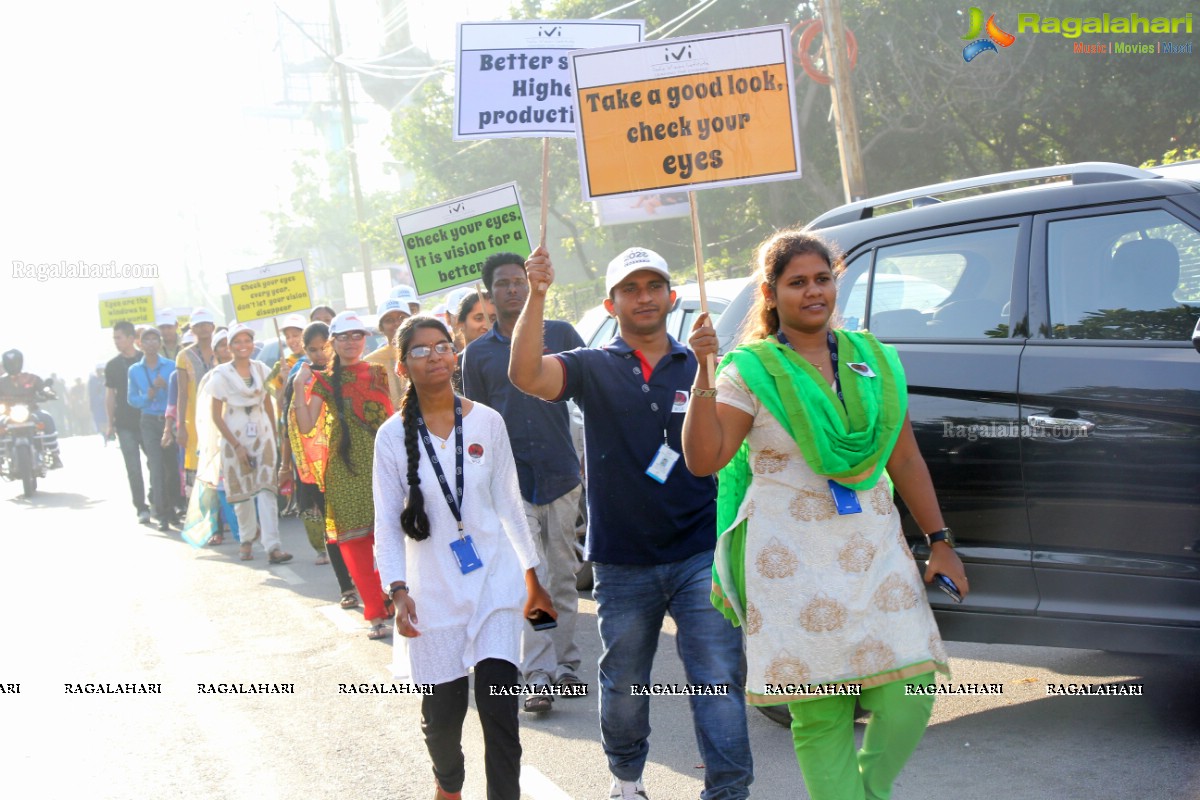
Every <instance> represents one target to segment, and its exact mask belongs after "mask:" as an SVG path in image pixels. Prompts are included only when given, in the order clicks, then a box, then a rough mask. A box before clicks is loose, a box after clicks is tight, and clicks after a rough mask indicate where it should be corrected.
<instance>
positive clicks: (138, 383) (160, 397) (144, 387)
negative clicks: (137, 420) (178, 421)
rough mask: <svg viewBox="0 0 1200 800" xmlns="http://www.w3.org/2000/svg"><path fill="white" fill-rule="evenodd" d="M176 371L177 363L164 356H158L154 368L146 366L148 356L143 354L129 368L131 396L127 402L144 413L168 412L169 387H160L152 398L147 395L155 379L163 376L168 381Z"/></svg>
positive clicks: (157, 414)
mask: <svg viewBox="0 0 1200 800" xmlns="http://www.w3.org/2000/svg"><path fill="white" fill-rule="evenodd" d="M174 371H175V365H174V364H173V363H171V362H170V361H168V360H167V359H165V358H163V357H162V356H159V357H158V364H157V365H156V366H155V367H154V369H150V368H149V367H147V366H146V357H145V356H142V357H141V358H140V359H138V362H137V363H136V364H134V365H133V366H132V367H130V368H129V387H128V388H129V397H128V400H127V402H128V403H129V405H131V406H133V407H134V408H137V409H141V412H142V413H143V414H150V415H152V416H156V417H161V416H162V415H163V414H166V413H167V398H168V391H167V387H166V386H163V388H161V389H159V390H158V391H157V392H155V393H154V397H153V398H150V397H148V396H147V395H148V394H149V392H150V387H151V386H152V385H153V384H154V379H155V378H158V377H159V376H161V377H162V379H163V382H164V383H166V382H167V381H168V380H169V379H170V377H171V373H172V372H174Z"/></svg>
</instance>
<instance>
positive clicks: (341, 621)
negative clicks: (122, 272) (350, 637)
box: [317, 606, 363, 633]
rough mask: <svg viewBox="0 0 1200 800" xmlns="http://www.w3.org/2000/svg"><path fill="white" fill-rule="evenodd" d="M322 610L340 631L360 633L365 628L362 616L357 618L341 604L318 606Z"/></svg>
mask: <svg viewBox="0 0 1200 800" xmlns="http://www.w3.org/2000/svg"><path fill="white" fill-rule="evenodd" d="M317 611H319V612H321V614H322V615H323V616H325V617H326V618H327V619H328V620H329V621H330V622H332V623H333V625H334V627H336V628H337V629H338V630H339V631H342V632H343V633H359V632H361V631H362V630H363V624H362V621H361V618H360V619H358V620H356V619H355V618H354V617H352V616H351V615H349V614H347V613H346V612H345V610H344V609H343V608H342V607H341V606H318V607H317Z"/></svg>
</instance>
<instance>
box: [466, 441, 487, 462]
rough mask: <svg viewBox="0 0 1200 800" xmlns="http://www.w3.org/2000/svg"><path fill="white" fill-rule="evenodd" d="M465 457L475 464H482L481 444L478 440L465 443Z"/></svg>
mask: <svg viewBox="0 0 1200 800" xmlns="http://www.w3.org/2000/svg"><path fill="white" fill-rule="evenodd" d="M467 458H469V459H471V463H472V464H475V465H476V466H478V465H481V464H483V445H481V444H479V443H478V442H472V443H471V444H469V445H467Z"/></svg>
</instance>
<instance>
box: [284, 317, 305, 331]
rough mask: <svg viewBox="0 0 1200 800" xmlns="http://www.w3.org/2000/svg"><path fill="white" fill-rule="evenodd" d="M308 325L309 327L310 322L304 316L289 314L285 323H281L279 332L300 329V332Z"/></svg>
mask: <svg viewBox="0 0 1200 800" xmlns="http://www.w3.org/2000/svg"><path fill="white" fill-rule="evenodd" d="M306 325H308V321H307V320H305V319H304V316H303V315H301V314H288V315H287V316H286V317H284V318H283V321H282V322H280V323H279V330H281V331H286V330H287V329H288V328H299V329H300V330H304V327H305V326H306Z"/></svg>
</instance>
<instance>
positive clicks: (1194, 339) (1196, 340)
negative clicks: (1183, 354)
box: [1192, 319, 1200, 353]
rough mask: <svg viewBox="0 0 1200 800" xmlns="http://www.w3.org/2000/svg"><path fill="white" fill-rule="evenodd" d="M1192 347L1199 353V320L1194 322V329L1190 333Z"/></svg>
mask: <svg viewBox="0 0 1200 800" xmlns="http://www.w3.org/2000/svg"><path fill="white" fill-rule="evenodd" d="M1192 347H1194V348H1196V352H1197V353H1200V319H1197V320H1196V329H1195V330H1193V331H1192Z"/></svg>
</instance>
